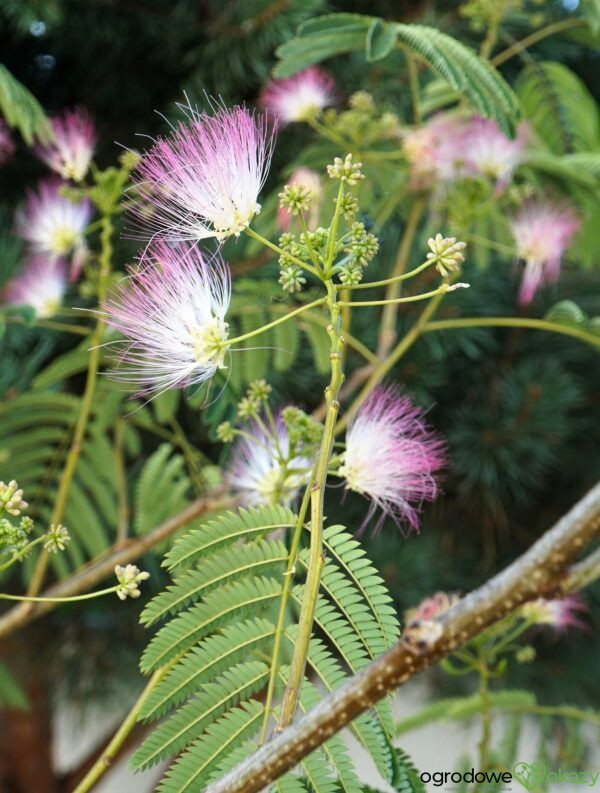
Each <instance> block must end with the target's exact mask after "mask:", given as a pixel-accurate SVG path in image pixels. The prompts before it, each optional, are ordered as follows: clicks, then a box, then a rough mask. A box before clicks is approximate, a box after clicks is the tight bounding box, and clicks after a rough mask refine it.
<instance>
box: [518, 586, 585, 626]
mask: <svg viewBox="0 0 600 793" xmlns="http://www.w3.org/2000/svg"><path fill="white" fill-rule="evenodd" d="M582 611H587V608H586V606H585V603H584V602H583V601H582V599H581V598H580V597H578V596H577V595H569V596H567V597H564V598H555V599H553V600H546V599H545V598H538V599H537V600H532V601H531V602H529V603H525V604H524V605H523V606H521V609H520V613H521V616H522V617H523V618H524V619H526V620H529V621H530V622H532V623H533V624H535V625H549V626H550V627H552V628H554V629H555V630H556V631H558V632H559V633H563V632H564V631H567V630H569V629H570V628H581V629H583V628H584V627H585V623H583V622H582V621H581V620H580V619H579V616H578V612H579V613H581V612H582Z"/></svg>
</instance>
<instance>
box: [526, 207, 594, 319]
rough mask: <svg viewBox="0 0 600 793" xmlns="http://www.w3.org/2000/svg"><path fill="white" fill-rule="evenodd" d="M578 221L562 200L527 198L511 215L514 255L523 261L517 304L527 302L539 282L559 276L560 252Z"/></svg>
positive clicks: (578, 224)
mask: <svg viewBox="0 0 600 793" xmlns="http://www.w3.org/2000/svg"><path fill="white" fill-rule="evenodd" d="M580 225H581V222H580V220H579V218H578V217H577V215H576V214H575V212H574V210H573V209H572V208H571V207H570V206H569V205H568V204H566V203H564V202H551V201H549V202H538V201H528V202H526V203H525V204H523V206H522V207H521V209H520V210H519V212H518V213H517V215H516V216H515V217H513V218H512V220H511V222H510V226H511V229H512V233H513V236H514V238H515V243H516V246H517V257H518V258H519V259H522V260H523V261H524V262H525V269H524V271H523V277H522V281H521V288H520V290H519V303H520V305H523V306H526V305H529V303H531V301H532V300H533V297H534V295H535V293H536V292H537V291H538V289H539V288H540V286H541V285H542V284H544V283H554V282H556V281H557V280H558V276H559V275H560V264H561V259H562V256H563V254H564V252H565V250H566V249H567V247H568V246H569V243H570V242H571V238H572V237H573V235H574V234H575V233H576V232H577V231H578V230H579V227H580Z"/></svg>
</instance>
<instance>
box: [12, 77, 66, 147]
mask: <svg viewBox="0 0 600 793" xmlns="http://www.w3.org/2000/svg"><path fill="white" fill-rule="evenodd" d="M0 113H1V114H2V115H3V116H4V118H5V119H6V123H7V124H8V125H9V126H10V127H16V128H17V129H18V130H19V132H20V133H21V135H22V136H23V140H24V141H25V143H27V145H28V146H31V145H32V144H33V142H34V138H37V139H38V140H40V141H42V142H48V141H50V140H52V138H53V133H52V128H51V126H50V123H49V121H48V119H47V117H46V114H45V113H44V110H43V109H42V106H41V105H40V103H39V102H38V101H37V99H36V98H35V96H34V95H33V94H32V93H30V92H29V91H28V90H27V88H25V86H24V85H22V84H21V83H20V82H19V81H18V80H16V79H15V78H14V77H13V76H12V74H11V73H10V72H9V71H8V69H7V68H6V66H3V65H2V64H0Z"/></svg>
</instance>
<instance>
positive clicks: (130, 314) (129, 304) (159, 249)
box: [103, 242, 231, 393]
mask: <svg viewBox="0 0 600 793" xmlns="http://www.w3.org/2000/svg"><path fill="white" fill-rule="evenodd" d="M230 299H231V276H230V273H229V268H228V267H227V265H226V264H225V263H224V262H223V260H222V259H221V258H220V257H219V256H218V255H214V256H213V257H212V258H211V259H210V260H205V259H204V257H203V256H202V253H201V252H200V250H199V249H198V247H197V246H193V247H191V246H188V245H183V244H180V245H176V246H171V245H169V244H167V243H164V242H161V243H156V244H155V245H154V246H152V247H151V248H148V249H147V250H146V251H145V253H144V254H143V255H142V256H141V257H140V261H139V266H138V268H137V269H136V270H132V271H131V274H130V277H129V278H127V279H126V281H125V282H124V283H123V284H121V285H120V286H119V287H117V289H116V291H114V292H113V293H112V294H111V295H109V297H108V298H107V299H106V301H105V303H104V306H103V312H104V315H105V317H106V321H107V323H108V325H110V326H111V327H113V328H115V329H116V330H118V331H119V332H120V333H121V334H122V335H123V336H124V337H125V342H119V341H117V342H115V343H110V342H109V344H113V346H114V345H116V347H117V349H118V350H119V356H118V363H117V367H116V369H115V370H114V371H113V372H112V373H111V375H112V376H113V378H114V379H117V380H120V381H122V382H125V383H131V384H133V385H134V386H135V387H136V388H138V389H139V393H162V392H164V391H166V390H167V389H169V388H184V387H185V386H188V385H197V384H199V383H203V382H204V381H206V380H209V379H210V378H211V377H212V376H213V375H214V373H215V372H216V371H217V369H224V368H226V367H225V355H226V353H227V352H228V350H229V347H228V345H227V337H228V325H227V322H225V315H226V313H227V309H228V308H229V301H230Z"/></svg>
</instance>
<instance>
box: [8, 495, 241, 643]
mask: <svg viewBox="0 0 600 793" xmlns="http://www.w3.org/2000/svg"><path fill="white" fill-rule="evenodd" d="M234 504H235V500H234V499H233V498H232V497H231V496H228V495H223V494H215V495H212V496H207V497H205V498H199V499H197V500H196V501H194V502H192V503H191V504H190V505H189V506H188V507H186V508H185V509H183V510H182V511H181V512H179V513H178V514H177V515H174V516H173V517H172V518H169V519H168V520H166V521H164V523H161V524H160V525H159V526H157V527H156V528H155V529H153V530H152V531H150V532H148V534H144V535H143V536H142V537H136V538H133V539H129V540H126V541H124V542H121V543H119V544H117V545H115V546H113V547H112V548H110V549H109V550H108V551H107V552H106V553H105V554H103V555H102V556H98V557H96V558H95V559H92V560H91V561H90V562H88V564H86V565H84V566H83V567H82V568H81V569H80V570H78V571H77V572H75V573H74V574H73V575H71V576H69V578H66V579H64V581H59V582H58V583H56V584H54V585H53V586H51V587H49V588H48V589H47V590H46V591H45V592H43V593H42V595H43V597H53V598H54V597H71V596H73V595H79V594H81V593H83V592H89V590H91V589H92V588H93V587H94V586H96V585H97V584H98V583H100V582H101V581H103V580H104V579H105V578H108V576H110V575H112V574H113V571H114V568H115V565H118V564H120V565H125V564H129V563H130V562H134V561H135V560H136V559H139V557H140V556H141V555H142V554H144V553H146V551H149V550H150V549H151V548H153V547H154V546H155V545H158V544H159V543H161V542H162V541H163V540H166V539H167V538H168V537H170V536H171V535H172V534H174V533H175V532H176V531H178V529H180V528H182V526H185V525H186V524H187V523H189V522H190V521H191V520H194V518H197V517H199V516H200V515H204V514H206V513H207V512H216V511H217V510H220V509H227V508H228V507H231V506H234ZM57 605H59V604H57V603H20V604H19V605H18V606H16V607H15V608H12V609H11V610H10V611H8V612H6V614H3V615H2V617H0V638H4V637H6V636H8V635H10V634H11V633H12V632H13V631H15V630H17V629H19V628H22V627H23V626H24V625H26V624H28V623H29V622H32V620H35V619H37V618H38V617H40V616H41V615H42V614H46V613H47V612H48V611H52V610H53V609H55V608H56V606H57Z"/></svg>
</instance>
